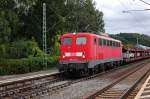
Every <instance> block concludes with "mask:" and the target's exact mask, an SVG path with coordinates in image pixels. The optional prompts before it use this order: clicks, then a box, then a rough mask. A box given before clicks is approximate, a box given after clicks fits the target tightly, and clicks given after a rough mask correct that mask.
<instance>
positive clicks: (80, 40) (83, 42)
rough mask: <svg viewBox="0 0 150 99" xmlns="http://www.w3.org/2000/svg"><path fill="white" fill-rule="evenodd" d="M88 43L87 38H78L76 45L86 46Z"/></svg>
mask: <svg viewBox="0 0 150 99" xmlns="http://www.w3.org/2000/svg"><path fill="white" fill-rule="evenodd" d="M86 41H87V39H86V37H77V39H76V44H77V45H81V44H86Z"/></svg>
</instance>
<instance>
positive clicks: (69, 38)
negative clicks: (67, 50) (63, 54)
mask: <svg viewBox="0 0 150 99" xmlns="http://www.w3.org/2000/svg"><path fill="white" fill-rule="evenodd" d="M63 44H64V45H71V44H72V38H71V37H65V38H64V39H63Z"/></svg>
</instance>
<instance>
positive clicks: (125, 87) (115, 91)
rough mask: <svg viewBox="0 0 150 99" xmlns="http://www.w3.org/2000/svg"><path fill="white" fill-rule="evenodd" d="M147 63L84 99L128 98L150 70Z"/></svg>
mask: <svg viewBox="0 0 150 99" xmlns="http://www.w3.org/2000/svg"><path fill="white" fill-rule="evenodd" d="M146 64H147V63H143V64H141V66H138V67H137V68H134V69H133V70H132V71H130V72H128V73H126V74H125V75H123V76H121V77H119V78H118V79H116V80H115V81H113V82H112V83H111V84H109V85H107V86H105V87H104V88H103V89H101V90H99V91H97V92H95V93H93V94H91V95H89V96H87V97H85V98H84V99H126V98H127V97H128V95H129V93H130V92H131V91H132V90H133V89H134V88H135V87H136V85H137V84H138V83H139V82H140V81H141V80H142V79H143V78H144V77H145V76H146V75H147V74H148V73H149V72H150V66H148V65H146Z"/></svg>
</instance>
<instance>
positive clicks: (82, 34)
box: [63, 32, 121, 42]
mask: <svg viewBox="0 0 150 99" xmlns="http://www.w3.org/2000/svg"><path fill="white" fill-rule="evenodd" d="M72 35H81V36H84V35H91V36H96V37H99V38H102V39H107V40H112V41H116V42H121V41H120V40H116V39H113V38H111V37H109V36H108V37H107V36H103V35H97V34H92V33H88V32H80V33H67V34H63V36H72Z"/></svg>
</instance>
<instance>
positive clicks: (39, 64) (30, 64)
mask: <svg viewBox="0 0 150 99" xmlns="http://www.w3.org/2000/svg"><path fill="white" fill-rule="evenodd" d="M57 62H58V57H55V58H53V57H48V68H52V67H53V66H55V65H57ZM0 66H1V67H0V75H6V74H20V73H28V72H35V71H39V70H43V69H44V68H45V66H44V65H43V58H42V57H32V58H22V59H7V60H3V59H2V60H0Z"/></svg>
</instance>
